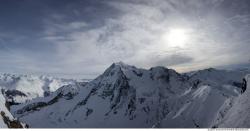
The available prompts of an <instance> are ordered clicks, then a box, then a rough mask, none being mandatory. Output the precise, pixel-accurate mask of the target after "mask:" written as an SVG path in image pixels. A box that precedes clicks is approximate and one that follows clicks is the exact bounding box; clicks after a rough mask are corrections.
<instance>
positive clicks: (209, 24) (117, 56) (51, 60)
mask: <svg viewBox="0 0 250 131" xmlns="http://www.w3.org/2000/svg"><path fill="white" fill-rule="evenodd" d="M95 2H96V1H95ZM95 2H94V3H95ZM225 2H228V1H223V0H204V1H203V0H202V1H201V0H189V1H184V0H168V1H162V0H154V1H152V0H138V1H132V0H127V1H114V0H111V1H101V2H97V3H98V4H97V3H96V5H98V6H96V7H95V6H93V5H91V4H90V5H91V6H90V5H89V6H88V5H84V7H86V8H84V9H83V8H80V7H78V8H74V10H72V9H73V8H70V9H68V8H67V11H69V12H67V13H65V11H64V12H63V13H60V11H55V12H51V13H50V14H49V15H47V16H46V17H44V19H43V20H42V21H41V25H42V27H43V30H42V31H41V32H35V33H37V34H38V36H37V37H36V38H34V39H31V40H30V39H29V38H25V39H24V40H21V41H19V43H26V42H27V43H34V44H23V45H25V48H21V46H20V47H19V46H18V49H17V48H16V49H15V50H13V51H14V52H18V53H14V54H13V56H16V55H19V54H21V56H22V57H23V59H20V60H21V61H22V62H23V63H22V64H23V65H27V68H26V69H22V70H26V71H31V72H48V73H52V74H53V73H54V74H56V73H64V74H85V75H86V76H91V77H92V78H93V77H94V76H96V75H98V74H100V73H101V72H103V71H104V69H105V68H107V67H108V66H109V65H110V64H111V63H112V62H117V61H124V62H125V63H128V64H132V65H136V66H138V67H143V68H150V67H152V66H158V65H162V66H167V67H170V68H174V69H177V70H178V71H189V70H195V69H201V68H207V67H216V66H222V65H230V64H237V63H244V61H246V60H248V59H249V57H250V54H249V49H250V46H249V40H250V39H249V38H248V36H249V35H250V32H249V29H250V26H249V25H250V24H249V23H250V21H249V20H250V16H249V15H248V14H246V13H242V12H233V13H228V12H230V11H231V10H234V9H235V8H233V7H231V6H228V7H227V8H224V6H225V4H226V3H225ZM73 5H74V4H73ZM79 5H80V4H79ZM229 5H230V4H229ZM243 5H244V4H243ZM71 6H72V5H71ZM71 6H69V7H71ZM67 7H68V6H67ZM72 7H75V6H72ZM87 7H89V8H87ZM102 9H107V10H102ZM228 10H230V11H228ZM111 13H112V15H111ZM69 14H72V15H69ZM74 14H75V15H74ZM173 28H181V29H183V30H185V31H186V32H187V35H188V37H189V39H188V41H187V42H186V43H185V45H184V46H181V47H173V46H170V44H169V43H168V42H167V41H164V39H162V37H163V36H164V34H166V33H168V32H169V30H170V29H173ZM0 37H1V35H0ZM17 43H18V41H17ZM31 47H33V48H34V49H35V50H34V49H33V48H31ZM6 54H7V53H5V54H3V56H7V55H6ZM8 59H9V62H10V61H11V60H10V59H14V60H13V61H15V60H16V59H19V58H12V57H8V58H6V59H5V60H6V61H8ZM13 61H12V62H13ZM2 63H3V62H2ZM7 63H8V62H7ZM22 64H20V63H18V62H17V61H16V65H22ZM23 67H24V68H25V66H23ZM13 68H14V67H13ZM16 70H18V69H16Z"/></svg>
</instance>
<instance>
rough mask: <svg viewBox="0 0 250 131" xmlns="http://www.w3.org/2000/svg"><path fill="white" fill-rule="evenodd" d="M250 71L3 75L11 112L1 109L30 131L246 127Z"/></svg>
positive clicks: (119, 66) (119, 69)
mask: <svg viewBox="0 0 250 131" xmlns="http://www.w3.org/2000/svg"><path fill="white" fill-rule="evenodd" d="M248 73H249V72H247V71H240V70H237V71H227V70H217V69H213V68H209V69H205V70H199V71H196V72H192V74H180V73H178V72H176V71H175V70H172V69H167V68H165V67H152V68H150V69H148V70H147V69H139V68H136V67H134V66H130V65H126V64H124V63H122V62H119V63H114V64H112V65H111V66H110V67H109V68H108V69H107V70H105V72H104V73H103V74H102V75H100V76H99V77H97V78H96V79H94V80H92V81H89V82H79V81H76V80H65V79H56V78H49V77H44V76H42V77H36V76H32V77H31V76H25V75H22V76H13V75H6V74H5V75H2V76H0V85H1V88H2V98H1V97H0V98H1V101H3V102H4V101H6V102H7V103H8V104H9V105H10V108H9V109H7V108H4V109H2V108H1V110H4V111H5V112H7V113H8V112H10V113H9V114H8V115H9V116H10V118H13V119H14V118H15V119H18V120H19V121H21V122H22V123H26V124H27V125H28V126H29V127H31V128H69V127H71V128H115V127H117V128H131V127H133V128H152V127H153V128H212V127H213V128H216V127H250V125H249V123H248V122H247V121H248V120H249V117H250V115H248V112H247V110H248V109H250V104H248V103H249V101H248V100H249V97H248V96H249V95H248V94H249V92H250V91H249V90H250V89H249V88H247V90H246V92H245V93H243V94H241V89H242V79H243V78H244V77H245V76H246V74H248ZM246 79H247V80H248V83H247V84H248V85H249V84H250V83H249V76H246ZM248 87H249V86H248ZM1 107H5V106H3V105H2V104H1ZM11 116H13V117H11ZM238 119H240V120H238ZM0 120H1V119H0ZM235 121H237V122H235ZM0 122H1V121H0ZM1 123H3V124H2V125H1V127H6V126H4V122H1Z"/></svg>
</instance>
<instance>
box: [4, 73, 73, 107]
mask: <svg viewBox="0 0 250 131" xmlns="http://www.w3.org/2000/svg"><path fill="white" fill-rule="evenodd" d="M74 83H76V80H70V79H59V78H53V77H46V76H34V75H12V74H1V75H0V89H1V90H2V91H3V92H4V95H5V96H7V98H8V101H9V102H11V103H12V104H18V103H25V102H26V101H29V100H31V99H34V98H36V97H45V96H47V95H49V94H50V93H51V92H54V91H56V90H57V89H58V88H60V87H62V86H63V85H68V84H74Z"/></svg>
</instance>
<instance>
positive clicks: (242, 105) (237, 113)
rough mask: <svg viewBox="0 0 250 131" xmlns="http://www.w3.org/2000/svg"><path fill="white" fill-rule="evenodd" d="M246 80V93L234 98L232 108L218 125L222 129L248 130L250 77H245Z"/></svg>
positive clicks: (249, 123) (249, 125) (249, 118)
mask: <svg viewBox="0 0 250 131" xmlns="http://www.w3.org/2000/svg"><path fill="white" fill-rule="evenodd" d="M245 79H246V80H247V89H246V91H245V92H244V93H243V94H242V95H240V96H239V97H238V98H236V100H235V102H234V103H233V105H232V108H231V109H229V111H228V112H227V113H226V115H225V117H224V118H223V119H222V121H221V122H220V123H219V127H222V128H225V127H227V128H249V127H250V122H249V121H250V111H249V109H250V75H247V76H246V77H245Z"/></svg>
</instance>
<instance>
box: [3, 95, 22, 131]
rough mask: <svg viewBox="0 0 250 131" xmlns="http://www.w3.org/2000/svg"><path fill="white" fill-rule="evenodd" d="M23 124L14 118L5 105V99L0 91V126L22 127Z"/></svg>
mask: <svg viewBox="0 0 250 131" xmlns="http://www.w3.org/2000/svg"><path fill="white" fill-rule="evenodd" d="M24 127H26V125H25V124H23V123H20V122H19V121H18V120H16V119H15V118H14V117H13V116H12V114H11V113H10V112H9V109H8V107H7V106H6V100H5V98H4V96H3V94H2V93H1V92H0V128H24Z"/></svg>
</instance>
